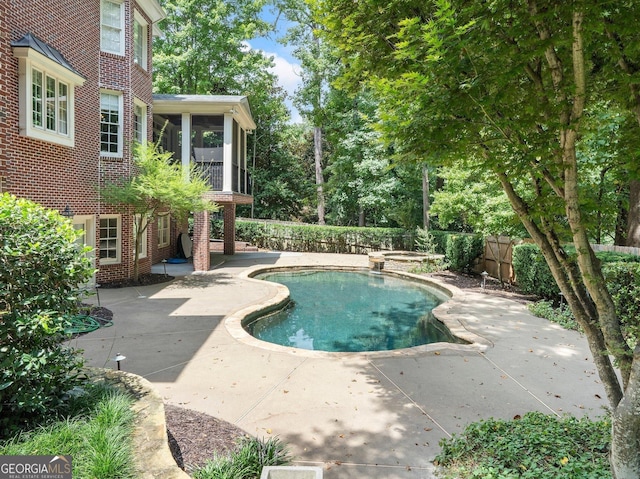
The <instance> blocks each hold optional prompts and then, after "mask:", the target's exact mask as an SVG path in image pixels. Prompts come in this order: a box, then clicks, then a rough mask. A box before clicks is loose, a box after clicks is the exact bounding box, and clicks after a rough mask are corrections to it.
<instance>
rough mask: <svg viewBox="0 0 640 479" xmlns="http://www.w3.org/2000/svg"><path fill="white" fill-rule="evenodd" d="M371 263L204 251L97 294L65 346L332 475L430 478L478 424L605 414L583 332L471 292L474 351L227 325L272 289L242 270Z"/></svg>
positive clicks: (466, 313)
mask: <svg viewBox="0 0 640 479" xmlns="http://www.w3.org/2000/svg"><path fill="white" fill-rule="evenodd" d="M367 264H368V257H367V256H356V255H333V254H299V253H264V252H258V253H240V254H237V255H235V256H231V257H227V256H222V255H217V254H214V255H212V265H213V266H212V270H211V271H208V272H205V273H197V274H195V273H193V272H192V268H191V265H189V264H186V265H167V271H168V273H169V274H170V275H173V276H176V279H175V280H173V281H172V282H170V283H165V284H160V285H154V286H146V287H138V288H123V289H102V290H100V294H99V298H100V302H101V305H102V306H104V307H107V308H109V309H110V310H112V311H113V313H114V321H113V326H112V327H108V328H103V329H99V330H97V331H95V332H92V333H90V334H87V335H84V336H82V337H80V338H78V339H76V340H74V341H73V345H74V346H76V347H78V348H81V349H84V350H85V357H86V359H87V363H88V365H90V366H97V367H107V368H115V363H114V362H113V361H112V360H111V358H113V357H114V356H115V355H116V353H121V354H123V355H125V356H126V357H127V359H126V360H125V361H123V362H122V369H124V370H126V371H129V372H133V373H136V374H138V375H140V376H143V377H144V378H146V379H147V380H149V381H150V382H151V383H153V384H154V386H155V387H156V389H157V390H158V392H159V393H160V395H161V396H162V397H163V398H164V400H165V401H166V402H167V403H171V404H177V405H180V406H183V407H186V408H190V409H194V410H197V411H202V412H205V413H207V414H211V415H213V416H216V417H218V418H221V419H224V420H226V421H229V422H231V423H234V424H236V425H238V426H239V427H241V428H243V429H244V430H246V431H247V432H248V433H249V434H253V435H257V436H259V437H271V436H279V437H280V438H281V439H282V440H284V441H286V442H287V443H288V444H289V445H290V446H291V449H292V452H293V454H294V456H295V458H296V464H298V465H320V466H322V467H324V477H325V478H328V479H342V478H363V477H367V478H374V479H375V478H385V479H396V478H397V479H405V478H425V479H428V478H432V477H434V476H433V466H432V464H431V461H432V460H433V458H434V457H435V455H436V454H437V453H438V451H439V447H438V441H439V440H440V439H441V438H444V437H449V436H450V435H452V434H455V433H458V432H460V431H462V430H463V428H464V427H465V425H466V424H468V423H470V422H472V421H476V420H479V419H482V418H489V417H499V418H507V419H510V418H513V417H514V416H515V415H518V414H519V415H522V414H524V413H526V412H527V411H533V410H536V411H542V412H544V413H550V414H558V415H561V414H564V413H570V414H573V415H576V416H582V415H585V414H588V415H590V416H592V417H596V416H598V415H601V414H603V409H602V408H603V407H605V406H606V404H607V401H606V396H605V393H604V390H603V387H602V385H601V384H600V382H599V380H598V377H597V374H596V370H595V367H594V365H593V362H592V360H591V355H590V353H589V351H588V348H587V344H586V340H585V339H584V338H583V337H581V336H580V335H579V334H578V333H575V332H571V331H565V330H563V329H562V328H560V327H559V326H556V325H554V324H551V323H549V322H547V321H545V320H542V319H539V318H536V317H534V316H532V315H530V314H529V313H528V312H527V310H526V308H525V307H524V306H523V305H521V304H519V303H516V302H513V301H509V300H505V299H499V298H496V297H492V296H489V295H483V294H476V293H467V294H465V295H464V296H463V298H462V301H459V302H458V303H457V304H456V306H455V309H456V311H455V313H456V315H457V316H458V317H459V318H461V319H462V323H463V325H464V327H465V328H466V329H468V330H469V331H471V332H473V333H475V334H477V335H479V336H481V337H482V338H484V341H485V344H489V345H491V346H490V347H488V348H487V349H486V350H485V351H484V352H482V351H481V349H477V348H466V349H464V348H463V349H460V348H455V347H447V346H444V345H443V346H442V347H440V346H438V347H435V348H434V347H431V348H419V349H417V350H415V351H409V352H408V353H407V352H406V351H405V352H403V353H402V354H388V355H385V354H382V355H379V354H376V355H367V354H346V353H343V354H333V355H332V354H324V355H322V354H319V355H314V354H309V353H305V352H302V351H296V350H292V349H289V348H278V347H271V346H268V345H266V343H263V345H264V346H267V347H260V343H259V342H257V340H256V341H242V340H238V339H237V338H235V337H234V336H233V335H232V334H231V333H230V332H229V331H230V330H229V329H228V328H227V326H226V325H225V319H226V318H230V317H233V316H234V315H235V314H237V313H238V312H239V311H242V310H246V309H247V308H248V307H251V306H252V305H256V304H262V303H264V302H266V301H268V300H272V299H273V298H274V296H276V295H277V294H278V288H277V287H275V286H274V285H272V284H269V283H266V282H259V281H257V280H252V279H247V278H246V272H247V270H249V269H255V268H256V267H258V266H260V265H264V266H273V265H276V266H287V265H310V266H312V265H337V266H353V267H366V266H367ZM157 268H159V269H156V270H155V271H156V272H162V271H163V270H162V268H163V266H162V265H158V266H157ZM243 273H244V274H243ZM89 301H90V302H93V303H96V302H97V297H96V296H94V297H92V298H90V300H89Z"/></svg>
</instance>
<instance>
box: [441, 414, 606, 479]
mask: <svg viewBox="0 0 640 479" xmlns="http://www.w3.org/2000/svg"><path fill="white" fill-rule="evenodd" d="M610 431H611V422H610V421H609V420H608V419H600V420H597V421H592V420H590V419H588V418H582V419H577V418H575V417H571V416H565V417H562V418H558V417H556V416H551V415H545V414H542V413H540V412H529V413H527V414H525V415H524V416H523V417H522V418H516V419H513V420H510V421H506V420H502V419H488V420H485V421H479V422H476V423H473V424H470V425H469V426H467V428H466V429H465V430H464V431H463V432H462V433H461V434H459V435H455V436H454V437H453V438H451V439H444V440H442V441H441V442H440V446H441V447H442V450H441V452H440V454H438V456H437V457H436V460H435V462H436V464H437V465H439V466H440V469H439V471H438V475H439V477H441V478H443V479H453V478H460V477H464V478H466V479H516V478H523V479H524V478H535V479H575V478H578V477H579V478H581V479H607V478H610V477H611V472H610V470H609V442H610V440H611V437H610Z"/></svg>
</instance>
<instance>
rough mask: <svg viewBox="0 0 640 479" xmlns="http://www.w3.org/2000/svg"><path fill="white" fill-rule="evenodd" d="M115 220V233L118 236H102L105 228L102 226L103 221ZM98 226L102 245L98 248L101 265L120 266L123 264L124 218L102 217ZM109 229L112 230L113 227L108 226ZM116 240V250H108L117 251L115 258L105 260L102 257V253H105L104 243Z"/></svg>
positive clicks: (118, 216) (109, 249) (110, 249)
mask: <svg viewBox="0 0 640 479" xmlns="http://www.w3.org/2000/svg"><path fill="white" fill-rule="evenodd" d="M112 219H115V220H116V226H115V233H116V236H115V237H113V236H108V237H106V238H105V237H103V236H102V230H103V226H102V221H103V220H112ZM98 225H99V228H100V245H99V246H98V255H99V258H100V264H101V265H107V264H120V263H121V262H122V217H121V216H120V215H100V219H99V221H98ZM108 228H109V229H111V228H112V227H111V226H108ZM113 239H115V241H116V245H115V248H106V250H107V251H115V253H116V254H115V258H114V257H111V258H103V257H102V251H104V250H105V249H103V247H102V244H103V243H102V242H103V241H108V240H113Z"/></svg>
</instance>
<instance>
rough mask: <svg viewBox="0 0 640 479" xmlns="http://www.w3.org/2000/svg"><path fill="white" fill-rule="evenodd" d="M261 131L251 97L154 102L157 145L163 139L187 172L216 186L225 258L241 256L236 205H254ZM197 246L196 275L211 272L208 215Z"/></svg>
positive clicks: (200, 218)
mask: <svg viewBox="0 0 640 479" xmlns="http://www.w3.org/2000/svg"><path fill="white" fill-rule="evenodd" d="M255 128H256V125H255V123H254V121H253V117H252V115H251V109H250V107H249V101H248V99H247V97H245V96H234V95H154V97H153V131H154V141H157V140H158V139H160V141H161V145H162V147H163V148H164V150H165V151H170V152H172V153H173V155H174V158H175V160H176V161H180V162H181V163H182V165H183V168H184V170H185V171H189V169H190V166H191V165H192V164H193V165H195V167H196V168H197V169H198V170H200V171H201V172H202V173H203V176H204V177H205V178H206V179H207V181H209V182H210V185H211V190H212V193H210V194H211V199H212V200H213V201H215V202H216V203H218V204H219V205H221V206H222V207H223V208H224V254H234V253H235V214H236V205H238V204H250V203H252V202H253V196H251V176H250V174H249V170H248V163H247V135H248V134H250V133H252V132H253V130H255ZM183 138H190V141H183ZM201 228H204V229H202V230H201ZM193 243H194V244H193V246H194V250H193V262H194V269H195V270H196V271H202V270H207V269H209V215H208V214H197V215H196V218H195V221H194V237H193Z"/></svg>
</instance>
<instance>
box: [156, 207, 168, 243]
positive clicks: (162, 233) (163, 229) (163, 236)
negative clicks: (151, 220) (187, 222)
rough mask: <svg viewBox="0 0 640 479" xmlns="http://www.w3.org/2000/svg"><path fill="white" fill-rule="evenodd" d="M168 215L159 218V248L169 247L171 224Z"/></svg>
mask: <svg viewBox="0 0 640 479" xmlns="http://www.w3.org/2000/svg"><path fill="white" fill-rule="evenodd" d="M169 220H170V216H169V215H168V214H166V215H162V216H159V217H158V248H163V247H165V246H169V241H170V240H169V223H170V221H169Z"/></svg>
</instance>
